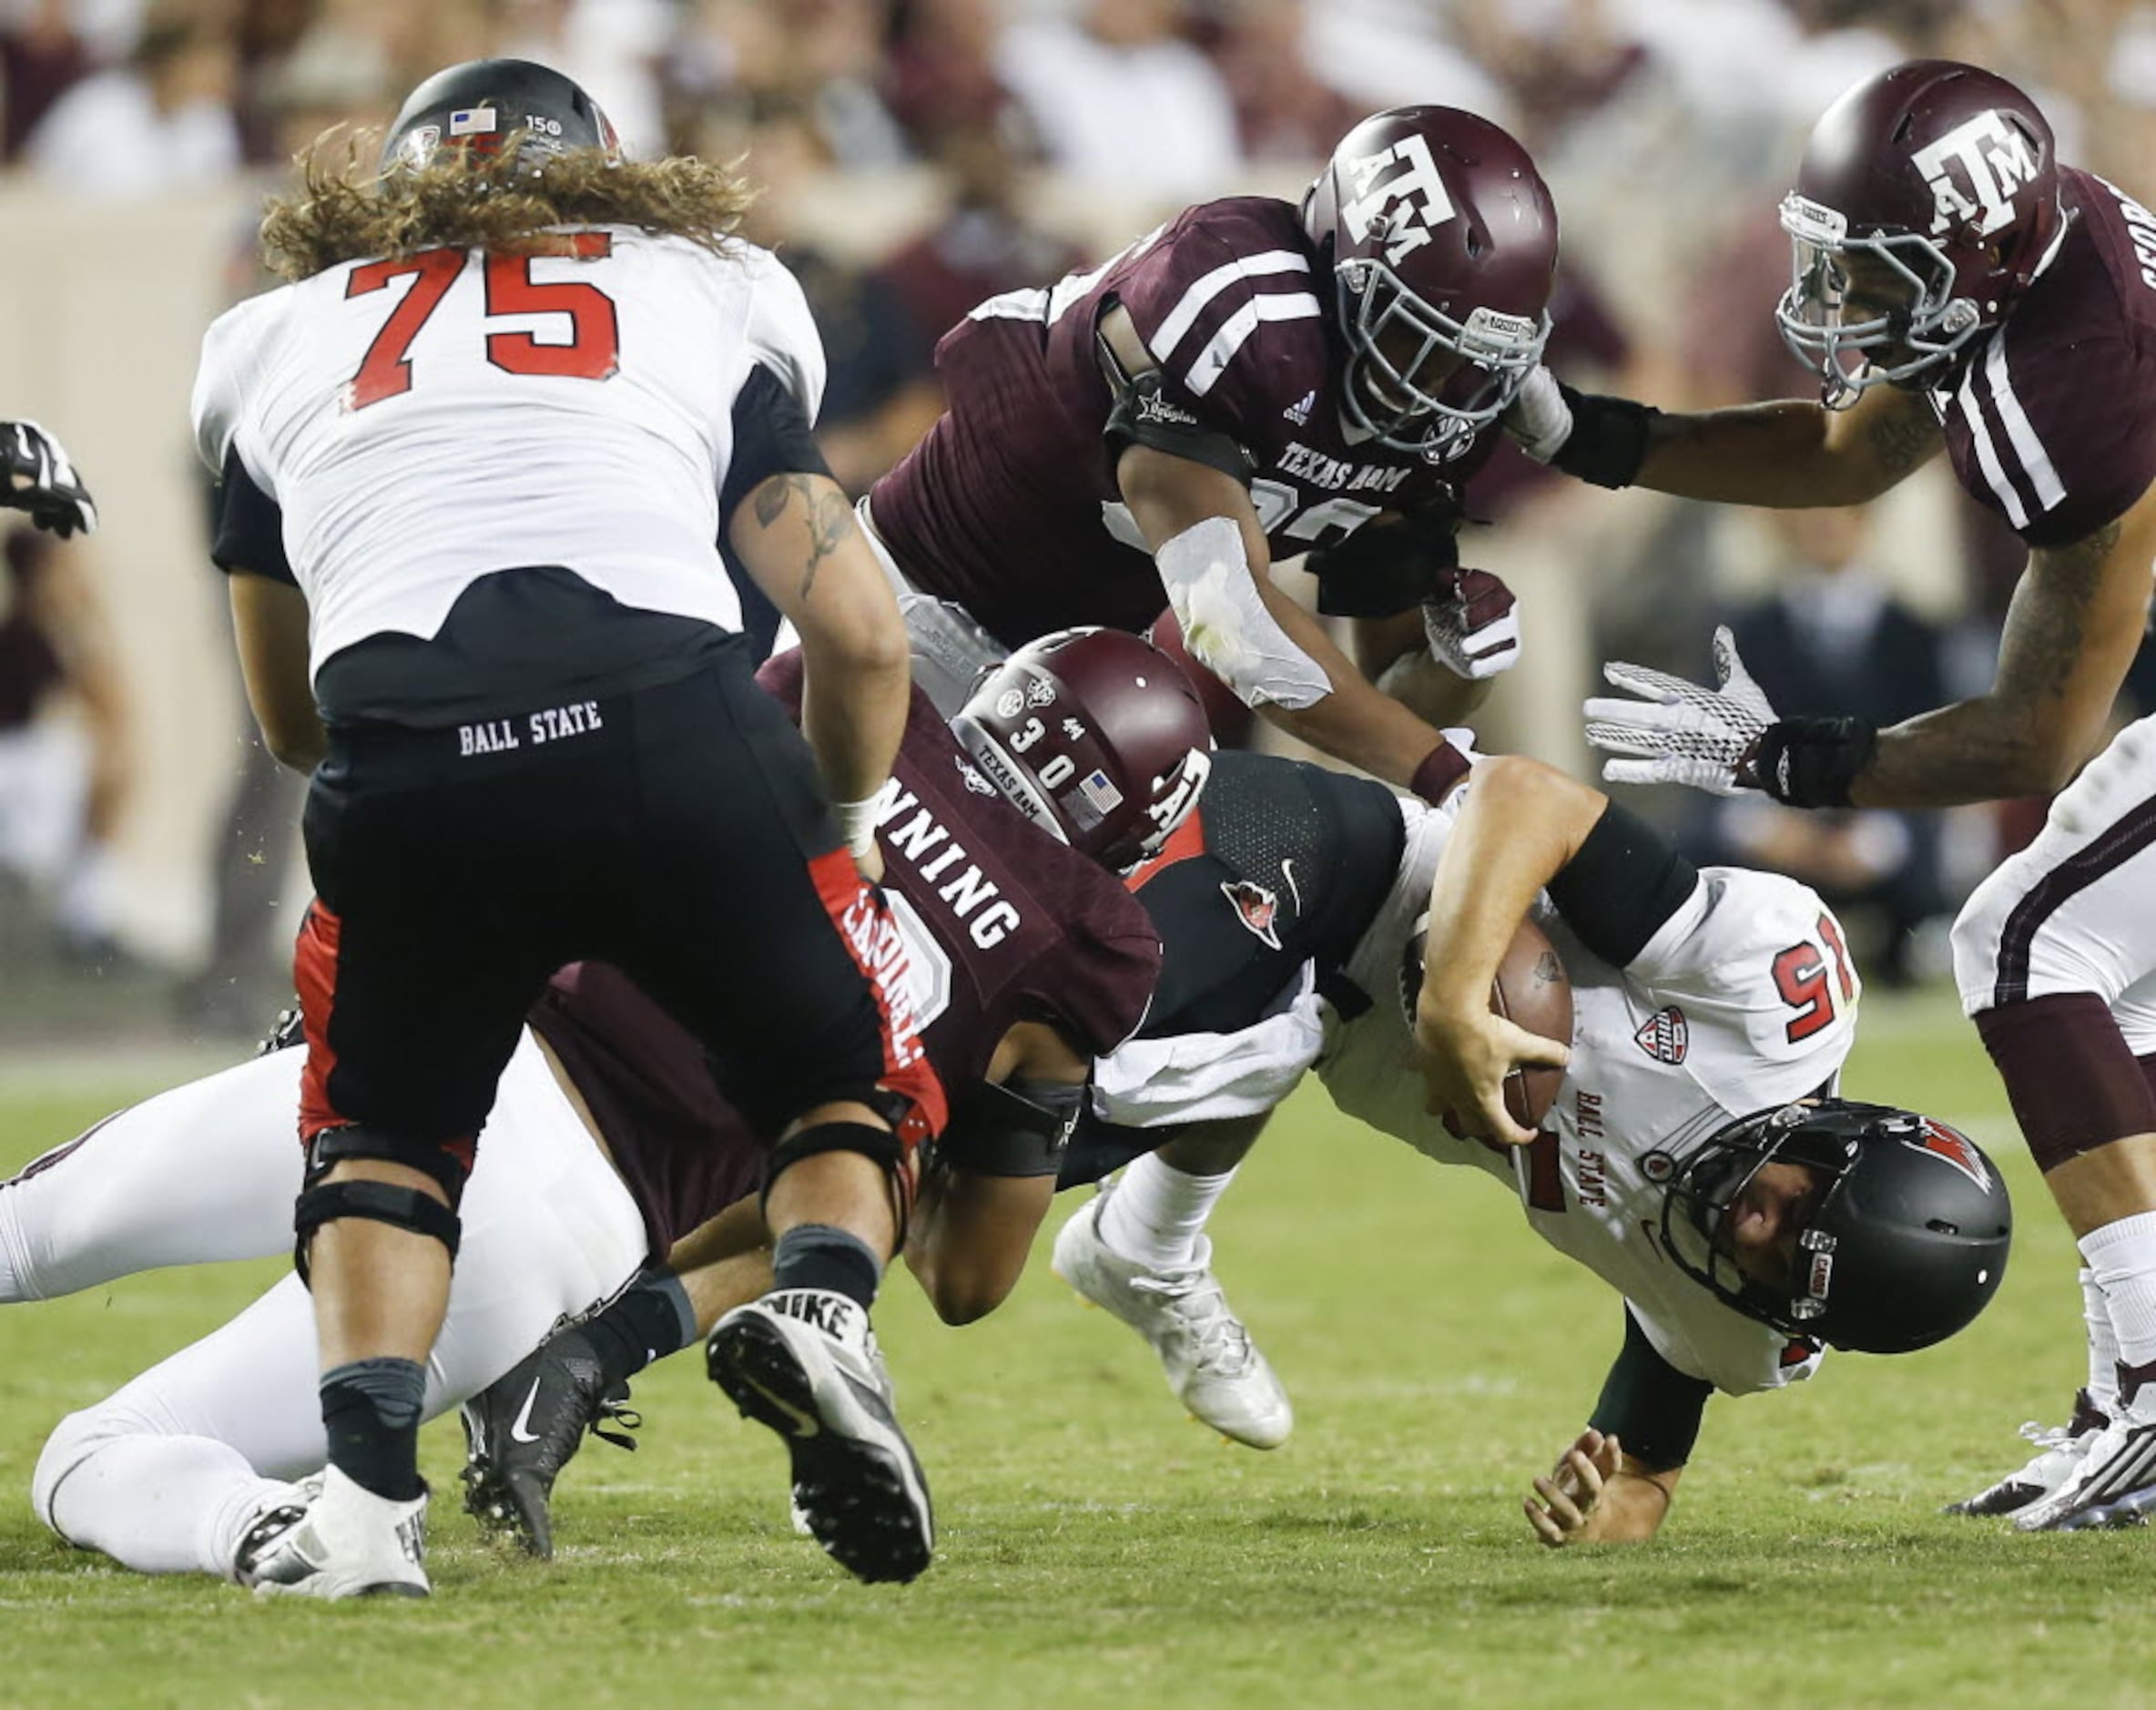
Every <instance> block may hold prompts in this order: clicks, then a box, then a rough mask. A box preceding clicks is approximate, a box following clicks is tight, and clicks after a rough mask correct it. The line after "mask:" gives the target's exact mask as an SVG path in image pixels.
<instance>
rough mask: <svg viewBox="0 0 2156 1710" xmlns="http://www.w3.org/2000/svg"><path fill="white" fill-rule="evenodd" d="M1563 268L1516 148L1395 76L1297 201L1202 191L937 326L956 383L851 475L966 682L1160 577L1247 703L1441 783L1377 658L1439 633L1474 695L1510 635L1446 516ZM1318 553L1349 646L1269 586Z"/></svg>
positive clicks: (927, 665) (1202, 654)
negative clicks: (926, 423)
mask: <svg viewBox="0 0 2156 1710" xmlns="http://www.w3.org/2000/svg"><path fill="white" fill-rule="evenodd" d="M1556 269H1557V213H1556V209H1554V207H1553V206H1552V205H1551V200H1550V195H1549V192H1548V190H1547V189H1546V188H1544V186H1543V184H1542V181H1541V178H1540V176H1539V175H1538V174H1537V173H1536V171H1535V168H1534V163H1533V162H1532V161H1531V160H1530V159H1529V158H1528V156H1527V153H1526V151H1525V150H1524V149H1522V148H1520V145H1519V144H1518V143H1516V142H1514V141H1513V140H1512V138H1511V137H1508V136H1507V135H1506V134H1505V133H1504V132H1503V131H1501V130H1500V129H1499V128H1498V127H1496V126H1494V125H1491V124H1490V123H1489V122H1488V121H1487V120H1484V119H1480V118H1477V117H1474V116H1473V115H1471V114H1468V113H1461V112H1456V111H1453V110H1451V109H1449V108H1446V107H1399V108H1395V109H1393V110H1390V111H1388V112H1384V113H1379V114H1378V115H1376V116H1375V117H1371V118H1368V119H1366V120H1365V121H1364V122H1363V123H1362V124H1360V125H1358V127H1356V128H1355V129H1354V130H1353V131H1351V132H1350V133H1349V134H1348V137H1346V138H1345V139H1344V140H1343V141H1342V142H1341V144H1340V146H1339V148H1338V149H1337V151H1336V153H1335V154H1334V156H1333V158H1332V161H1331V163H1330V164H1329V165H1328V166H1327V168H1326V170H1325V171H1324V172H1323V173H1321V174H1320V175H1319V177H1318V178H1317V182H1316V183H1314V184H1313V185H1312V186H1311V187H1310V190H1309V192H1308V194H1307V196H1306V197H1305V198H1303V202H1302V206H1301V208H1300V209H1297V208H1296V207H1294V206H1293V205H1291V204H1289V203H1286V202H1283V201H1278V200H1276V199H1273V198H1265V197H1235V198H1227V199H1225V200H1221V201H1215V202H1206V203H1202V204H1200V205H1198V206H1196V207H1195V208H1191V209H1186V210H1185V211H1184V212H1183V213H1182V214H1180V215H1178V216H1176V218H1175V219H1172V220H1170V221H1169V222H1168V223H1167V224H1166V225H1164V226H1163V227H1161V228H1160V229H1157V230H1156V231H1154V232H1153V233H1151V234H1150V235H1148V236H1146V237H1144V238H1142V239H1139V240H1138V241H1137V242H1136V243H1134V244H1133V245H1131V246H1130V248H1128V249H1125V250H1124V251H1123V252H1122V253H1121V254H1120V255H1117V256H1115V257H1114V258H1113V259H1111V260H1108V261H1106V262H1104V263H1103V264H1102V265H1101V266H1100V267H1098V268H1095V269H1094V270H1092V271H1091V272H1088V273H1080V274H1073V275H1071V276H1070V277H1068V278H1066V279H1064V280H1061V281H1059V282H1058V283H1057V284H1055V285H1053V286H1052V287H1049V288H1047V289H1045V290H1021V291H1013V292H1010V293H1007V294H1005V295H1003V296H1000V297H995V298H992V299H990V300H988V301H987V302H984V303H982V304H981V306H980V307H979V308H977V309H975V310H973V311H972V312H971V314H970V315H968V316H967V318H966V319H965V320H964V321H961V323H960V324H959V325H958V326H957V327H956V328H955V329H953V330H952V331H951V332H950V333H949V334H948V335H946V337H945V338H944V339H943V341H942V342H941V345H939V346H938V348H937V352H936V361H937V367H938V372H939V373H940V375H941V380H942V382H943V386H944V391H945V394H946V396H947V398H948V400H949V405H948V408H947V410H946V412H945V413H944V415H943V416H942V417H941V419H939V420H938V422H936V424H935V426H934V427H933V428H932V429H931V431H930V433H929V434H928V436H927V437H926V438H925V439H923V440H922V442H921V443H920V444H919V445H918V446H916V447H915V448H914V449H913V451H912V452H910V453H909V454H908V455H907V456H906V457H905V459H904V460H903V461H901V462H900V463H899V465H898V467H897V468H895V469H894V470H892V471H891V472H890V473H889V474H887V475H886V476H884V478H883V479H882V480H881V481H880V482H878V483H876V485H875V487H874V488H873V489H872V490H871V492H870V494H869V497H868V499H867V500H866V502H865V503H864V504H863V506H862V515H863V517H864V518H865V519H866V520H867V521H868V523H869V524H870V531H871V533H872V534H873V535H874V536H875V537H876V539H877V540H878V541H879V542H880V544H881V545H882V546H883V547H884V548H885V549H886V550H887V552H888V554H889V556H890V568H891V570H892V574H893V577H894V580H895V582H896V583H897V585H898V586H899V597H900V608H901V609H902V610H903V611H904V612H905V614H906V619H907V625H908V628H909V630H910V633H911V636H912V640H913V646H914V650H915V665H914V669H915V675H916V677H917V678H919V680H920V681H921V682H922V683H923V684H924V686H925V687H928V688H929V690H930V693H931V696H932V697H934V698H935V700H936V703H937V705H938V706H939V707H941V708H942V709H943V710H944V711H945V712H947V713H948V712H951V711H954V710H955V709H956V708H957V707H958V705H959V704H960V703H961V701H962V700H963V699H964V698H965V697H966V695H967V694H968V692H969V691H970V689H971V685H972V681H973V678H974V676H975V674H976V673H977V671H978V670H979V668H980V667H981V666H982V665H983V664H985V663H987V662H989V661H991V660H993V659H996V658H999V657H1002V655H1003V654H1004V653H1006V652H1008V651H1009V650H1010V649H1011V648H1012V647H1015V646H1019V645H1020V644H1021V643H1022V642H1024V641H1027V640H1030V639H1031V638H1032V637H1033V636H1039V635H1042V634H1045V633H1047V632H1049V631H1052V630H1057V629H1062V628H1064V627H1066V626H1070V625H1073V624H1109V625H1114V626H1118V627H1121V628H1124V629H1132V630H1143V629H1144V628H1145V627H1146V626H1148V625H1150V624H1151V623H1152V622H1153V621H1154V619H1155V618H1156V617H1157V616H1159V615H1160V614H1161V612H1162V610H1163V609H1164V607H1165V608H1169V609H1172V610H1173V611H1174V613H1175V616H1176V618H1177V620H1178V621H1179V623H1180V624H1181V626H1182V630H1183V636H1184V639H1185V644H1186V645H1187V646H1188V647H1189V648H1190V650H1191V652H1192V654H1193V656H1194V657H1195V658H1196V659H1197V660H1198V662H1199V663H1200V664H1202V665H1204V666H1205V667H1207V668H1209V669H1210V670H1212V671H1213V672H1214V673H1215V675H1217V676H1218V677H1221V679H1222V680H1223V681H1224V682H1225V684H1226V685H1227V686H1228V687H1229V688H1230V689H1232V690H1233V691H1234V692H1235V694H1236V696H1237V697H1239V698H1240V699H1241V700H1242V701H1243V702H1244V703H1245V704H1246V705H1247V706H1250V707H1256V708H1258V709H1259V710H1261V711H1263V712H1264V713H1265V714H1266V717H1268V718H1272V719H1274V720H1275V721H1276V722H1277V723H1278V724H1279V725H1280V726H1281V727H1282V728H1284V729H1286V730H1287V731H1289V732H1290V733H1292V734H1293V735H1295V736H1297V737H1298V738H1301V739H1303V740H1304V741H1306V742H1308V743H1310V744H1312V745H1313V746H1315V747H1317V748H1320V749H1323V750H1324V751H1325V752H1327V753H1329V754H1332V755H1335V756H1337V758H1341V759H1344V760H1347V761H1349V762H1351V763H1352V764H1354V765H1356V766H1358V767H1360V768H1362V769H1364V770H1365V771H1368V772H1370V773H1372V774H1374V775H1375V776H1378V777H1379V778H1382V779H1386V780H1387V781H1388V782H1389V783H1392V784H1394V785H1396V786H1398V787H1399V788H1402V789H1414V790H1415V791H1416V792H1417V793H1419V794H1420V795H1421V796H1423V797H1424V798H1425V799H1429V800H1431V801H1436V800H1439V799H1441V798H1442V797H1443V796H1444V794H1445V793H1446V792H1447V791H1448V790H1449V789H1451V788H1452V786H1453V785H1455V784H1456V783H1458V782H1459V779H1460V777H1461V776H1462V775H1463V774H1464V772H1465V771H1466V768H1467V762H1466V759H1465V758H1463V756H1462V755H1461V754H1460V752H1459V750H1458V749H1457V748H1454V747H1452V746H1451V745H1450V744H1449V743H1448V742H1447V741H1446V740H1445V739H1444V738H1443V737H1442V736H1441V735H1440V734H1439V730H1438V729H1437V728H1435V727H1434V726H1433V725H1431V724H1426V723H1425V722H1424V721H1423V720H1422V719H1421V718H1418V717H1417V716H1416V715H1415V714H1414V713H1412V712H1410V711H1409V709H1408V707H1406V706H1404V705H1402V704H1401V703H1400V702H1399V701H1398V700H1395V699H1393V698H1390V697H1388V695H1385V694H1381V693H1379V692H1378V689H1377V688H1375V687H1372V684H1373V681H1374V680H1375V679H1377V678H1378V677H1379V676H1380V674H1382V673H1383V672H1385V670H1386V669H1387V667H1390V666H1392V665H1393V664H1394V663H1395V662H1396V661H1400V660H1408V661H1409V662H1410V666H1409V668H1410V669H1412V670H1414V671H1416V672H1418V673H1419V667H1418V666H1415V665H1414V664H1413V661H1414V660H1415V659H1416V658H1417V657H1423V662H1424V663H1428V662H1429V658H1430V657H1434V659H1435V660H1436V662H1437V663H1438V664H1439V666H1441V667H1445V668H1444V669H1442V670H1439V671H1436V672H1434V673H1429V674H1427V677H1426V678H1425V681H1426V683H1427V687H1428V688H1429V691H1430V693H1429V705H1430V707H1431V709H1432V711H1433V713H1434V714H1435V716H1436V717H1437V718H1438V720H1439V722H1440V723H1453V722H1457V721H1458V720H1459V718H1460V717H1461V716H1462V715H1464V713H1465V712H1466V711H1467V710H1468V709H1469V707H1470V706H1471V705H1472V703H1473V701H1474V700H1475V699H1478V698H1480V693H1481V692H1482V690H1483V688H1484V687H1485V685H1484V684H1483V683H1482V681H1481V679H1486V678H1488V677H1490V676H1492V675H1493V674H1495V673H1496V672H1498V671H1500V670H1502V669H1504V668H1505V667H1508V666H1510V664H1511V663H1512V662H1513V661H1514V659H1516V658H1517V657H1518V652H1519V628H1518V621H1517V618H1516V616H1515V615H1514V612H1513V602H1512V596H1511V595H1510V592H1509V591H1508V590H1507V589H1506V588H1505V586H1504V585H1503V584H1502V583H1501V582H1499V581H1498V580H1497V579H1496V578H1495V577H1493V576H1490V575H1487V574H1485V573H1483V572H1481V571H1476V570H1463V569H1460V568H1459V567H1458V566H1459V553H1458V549H1457V547H1456V545H1455V544H1454V540H1453V535H1454V534H1455V532H1456V530H1457V529H1458V527H1459V524H1460V521H1461V516H1462V513H1461V497H1460V495H1461V493H1462V491H1463V489H1464V487H1465V484H1466V482H1467V480H1468V478H1469V476H1470V475H1471V474H1472V473H1474V472H1475V471H1476V470H1477V469H1478V468H1479V467H1480V465H1481V463H1482V462H1483V460H1484V459H1485V458H1486V457H1487V456H1488V454H1489V453H1490V448H1491V447H1492V445H1493V444H1494V443H1495V442H1496V438H1497V433H1498V421H1499V417H1500V413H1501V412H1503V410H1504V409H1505V407H1506V406H1507V404H1509V403H1510V402H1511V400H1512V398H1513V396H1514V395H1515V393H1516V392H1517V391H1518V389H1519V387H1520V384H1521V383H1522V382H1524V381H1525V379H1526V378H1527V376H1528V375H1529V373H1530V372H1532V371H1533V369H1534V367H1535V364H1536V361H1537V360H1538V359H1539V357H1540V354H1541V350H1542V347H1543V343H1544V341H1545V340H1546V338H1547V336H1548V333H1549V326H1550V321H1549V315H1548V313H1547V307H1548V303H1549V299H1550V292H1551V284H1552V281H1553V280H1554V279H1555V276H1556ZM1379 519H1382V522H1381V523H1380V521H1379ZM1366 524H1367V525H1368V526H1367V527H1366ZM1297 554H1307V556H1306V557H1305V558H1304V560H1303V563H1304V566H1305V567H1306V568H1307V569H1308V570H1310V571H1312V572H1313V573H1314V574H1315V575H1317V582H1318V586H1319V590H1320V592H1319V599H1318V606H1319V609H1320V610H1321V611H1323V612H1327V613H1332V614H1337V615H1340V616H1348V617H1350V618H1352V619H1354V620H1355V622H1354V636H1355V640H1354V647H1353V651H1354V654H1355V657H1354V659H1353V660H1352V661H1351V660H1350V659H1349V658H1348V657H1347V656H1346V655H1344V654H1343V653H1341V652H1340V650H1339V649H1338V648H1337V647H1336V646H1334V645H1333V643H1332V642H1331V640H1330V639H1329V638H1328V637H1327V635H1326V633H1325V631H1324V629H1323V628H1322V626H1320V625H1319V624H1318V623H1317V621H1316V620H1315V619H1314V618H1312V617H1311V616H1310V615H1309V614H1308V613H1307V612H1305V611H1304V610H1303V609H1302V608H1301V607H1300V606H1297V605H1296V604H1295V602H1293V601H1292V600H1290V599H1288V598H1287V597H1286V595H1283V594H1281V593H1280V592H1279V591H1278V590H1276V588H1275V587H1274V586H1273V583H1272V579H1271V575H1270V569H1271V565H1273V563H1274V562H1275V560H1276V559H1286V558H1289V557H1292V556H1294V555H1297Z"/></svg>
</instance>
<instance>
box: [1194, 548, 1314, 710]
mask: <svg viewBox="0 0 2156 1710" xmlns="http://www.w3.org/2000/svg"><path fill="white" fill-rule="evenodd" d="M1154 564H1155V565H1158V566H1159V569H1160V580H1161V585H1162V586H1163V587H1164V588H1165V589H1166V590H1167V594H1168V605H1169V606H1170V607H1171V608H1172V609H1173V610H1174V611H1175V621H1176V622H1177V623H1179V624H1180V625H1182V626H1183V645H1184V646H1186V647H1188V648H1189V649H1190V652H1191V657H1193V658H1195V659H1196V660H1197V662H1198V663H1199V664H1200V665H1202V666H1204V667H1205V668H1206V669H1207V670H1208V671H1210V672H1212V673H1213V675H1214V676H1215V677H1218V678H1219V679H1220V680H1221V681H1222V682H1223V683H1225V684H1226V685H1227V686H1228V688H1229V689H1230V691H1231V692H1233V694H1234V695H1235V697H1236V699H1237V700H1239V701H1241V702H1242V703H1243V704H1244V705H1245V706H1246V707H1263V706H1265V705H1266V704H1267V703H1268V702H1269V703H1270V704H1272V705H1273V706H1276V707H1286V708H1287V709H1288V710H1289V711H1290V712H1294V711H1298V710H1300V709H1301V708H1303V707H1308V706H1310V705H1312V704H1313V703H1315V702H1317V701H1321V700H1323V699H1324V698H1325V697H1327V695H1329V694H1331V693H1332V692H1333V685H1332V679H1331V678H1330V677H1327V675H1326V674H1325V667H1323V666H1321V665H1319V664H1318V663H1317V660H1315V659H1313V658H1312V657H1310V656H1309V655H1308V654H1307V653H1305V652H1304V651H1303V650H1302V649H1301V648H1300V647H1298V646H1296V645H1295V643H1294V642H1293V641H1292V640H1290V639H1289V638H1288V635H1287V632H1286V630H1284V629H1282V628H1281V627H1280V626H1279V624H1278V623H1276V621H1275V620H1274V617H1273V615H1272V613H1270V612H1269V611H1267V610H1266V605H1265V601H1264V599H1263V598H1262V597H1261V596H1260V595H1259V594H1258V591H1257V579H1256V575H1255V574H1254V573H1253V572H1252V570H1251V567H1250V559H1249V556H1248V555H1247V554H1246V553H1245V552H1244V550H1243V531H1242V530H1241V529H1240V528H1238V527H1237V526H1236V524H1235V523H1234V522H1233V521H1232V520H1231V519H1229V518H1227V517H1225V516H1209V517H1207V518H1206V519H1205V521H1204V522H1202V523H1200V524H1197V525H1196V526H1195V527H1193V528H1186V529H1185V530H1184V531H1183V533H1181V534H1178V535H1176V536H1175V538H1174V539H1173V540H1170V541H1168V542H1166V543H1165V544H1164V545H1163V546H1162V547H1161V549H1160V551H1159V552H1157V553H1156V554H1154Z"/></svg>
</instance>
